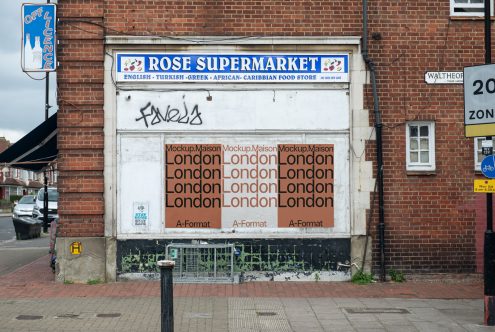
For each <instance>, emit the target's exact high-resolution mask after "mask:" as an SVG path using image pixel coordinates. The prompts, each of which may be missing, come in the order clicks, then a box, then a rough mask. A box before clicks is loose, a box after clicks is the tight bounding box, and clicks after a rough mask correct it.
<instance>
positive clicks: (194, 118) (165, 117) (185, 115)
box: [136, 102, 203, 128]
mask: <svg viewBox="0 0 495 332" xmlns="http://www.w3.org/2000/svg"><path fill="white" fill-rule="evenodd" d="M183 105H184V107H183V108H180V109H179V108H178V107H172V106H171V105H168V106H167V109H166V110H165V111H161V110H160V109H159V108H158V107H156V106H154V105H153V104H152V103H151V102H148V103H147V104H146V105H145V106H144V107H142V108H141V109H140V110H139V112H140V113H141V117H139V118H136V122H138V121H141V120H142V121H143V122H144V125H145V126H146V128H148V127H149V126H150V125H151V126H154V125H157V124H159V123H162V122H175V123H180V124H185V125H191V126H200V125H202V124H203V119H202V118H201V112H200V111H199V107H198V105H197V104H196V105H194V106H193V108H192V110H189V108H188V107H187V105H186V102H184V104H183Z"/></svg>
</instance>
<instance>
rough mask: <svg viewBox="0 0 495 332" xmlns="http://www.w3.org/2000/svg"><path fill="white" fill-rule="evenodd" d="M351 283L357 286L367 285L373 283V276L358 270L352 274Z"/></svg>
mask: <svg viewBox="0 0 495 332" xmlns="http://www.w3.org/2000/svg"><path fill="white" fill-rule="evenodd" d="M351 282H352V283H354V284H358V285H367V284H369V283H372V282H373V274H371V273H366V272H363V271H362V270H359V271H357V272H356V273H354V275H353V276H352V279H351Z"/></svg>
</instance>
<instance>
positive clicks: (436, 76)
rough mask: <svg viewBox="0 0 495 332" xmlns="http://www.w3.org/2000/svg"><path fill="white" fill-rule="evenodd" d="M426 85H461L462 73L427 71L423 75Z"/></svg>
mask: <svg viewBox="0 0 495 332" xmlns="http://www.w3.org/2000/svg"><path fill="white" fill-rule="evenodd" d="M425 83H426V84H462V83H463V72H462V71H427V72H426V73H425Z"/></svg>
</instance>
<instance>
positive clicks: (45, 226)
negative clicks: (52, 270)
mask: <svg viewBox="0 0 495 332" xmlns="http://www.w3.org/2000/svg"><path fill="white" fill-rule="evenodd" d="M46 3H50V0H47V1H46ZM49 91H50V73H49V72H46V76H45V121H47V120H48V110H49V109H50V105H49ZM43 178H44V180H45V181H44V182H45V186H44V191H45V195H44V196H43V197H44V199H43V233H48V178H47V176H46V169H44V170H43Z"/></svg>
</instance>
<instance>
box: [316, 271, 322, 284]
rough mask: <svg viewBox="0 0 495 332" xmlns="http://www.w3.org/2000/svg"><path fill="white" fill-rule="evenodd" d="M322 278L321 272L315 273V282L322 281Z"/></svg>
mask: <svg viewBox="0 0 495 332" xmlns="http://www.w3.org/2000/svg"><path fill="white" fill-rule="evenodd" d="M320 279H321V277H320V273H319V272H315V281H316V282H318V281H320Z"/></svg>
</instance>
